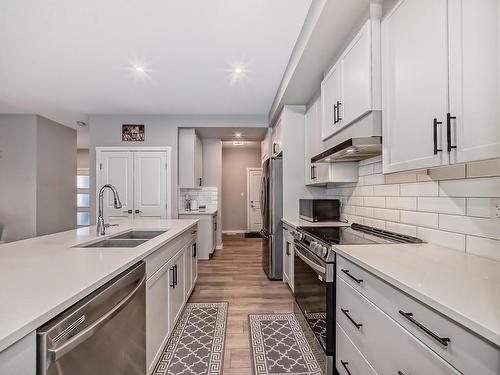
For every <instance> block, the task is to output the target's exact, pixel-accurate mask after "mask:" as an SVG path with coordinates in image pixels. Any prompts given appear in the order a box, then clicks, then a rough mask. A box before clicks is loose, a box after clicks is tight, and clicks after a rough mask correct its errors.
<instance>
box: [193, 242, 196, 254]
mask: <svg viewBox="0 0 500 375" xmlns="http://www.w3.org/2000/svg"><path fill="white" fill-rule="evenodd" d="M193 258H196V243H194V244H193Z"/></svg>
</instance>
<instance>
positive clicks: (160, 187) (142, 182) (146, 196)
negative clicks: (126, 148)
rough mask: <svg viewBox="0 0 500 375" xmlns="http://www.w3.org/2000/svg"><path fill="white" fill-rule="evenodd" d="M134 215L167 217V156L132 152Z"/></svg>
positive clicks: (137, 216) (156, 217) (156, 153)
mask: <svg viewBox="0 0 500 375" xmlns="http://www.w3.org/2000/svg"><path fill="white" fill-rule="evenodd" d="M134 195H135V200H134V215H135V217H136V218H152V219H166V217H167V154H166V153H165V152H154V151H151V152H149V151H147V152H134Z"/></svg>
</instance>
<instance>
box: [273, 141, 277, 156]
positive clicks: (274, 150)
mask: <svg viewBox="0 0 500 375" xmlns="http://www.w3.org/2000/svg"><path fill="white" fill-rule="evenodd" d="M276 146H277V143H276V142H274V143H273V154H275V153H276Z"/></svg>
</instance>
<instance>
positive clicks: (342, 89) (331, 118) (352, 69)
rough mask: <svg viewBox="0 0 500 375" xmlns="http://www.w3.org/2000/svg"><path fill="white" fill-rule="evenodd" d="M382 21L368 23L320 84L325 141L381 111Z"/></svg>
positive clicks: (376, 20) (374, 20)
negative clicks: (367, 116)
mask: <svg viewBox="0 0 500 375" xmlns="http://www.w3.org/2000/svg"><path fill="white" fill-rule="evenodd" d="M380 90H381V88H380V21H379V20H378V19H371V20H368V21H367V22H366V23H365V24H364V26H363V27H362V28H361V30H360V31H359V33H358V34H357V35H356V36H355V37H354V39H353V40H352V41H351V43H350V44H349V45H348V47H347V48H346V49H345V51H344V52H343V53H342V55H341V57H340V58H339V60H338V61H337V62H336V63H335V65H334V66H333V68H332V69H331V70H330V71H329V72H328V74H327V75H326V76H325V78H324V80H323V82H322V83H321V98H322V104H321V106H322V118H323V119H322V132H321V134H322V139H323V140H325V139H327V138H329V137H330V136H331V135H333V134H335V133H337V132H338V131H340V130H341V129H343V128H344V127H345V126H347V125H349V124H352V123H353V122H354V121H356V120H357V119H359V118H360V117H363V116H364V115H366V114H367V113H369V112H371V111H374V110H380V108H381V103H380V100H381V99H380V96H381V92H380Z"/></svg>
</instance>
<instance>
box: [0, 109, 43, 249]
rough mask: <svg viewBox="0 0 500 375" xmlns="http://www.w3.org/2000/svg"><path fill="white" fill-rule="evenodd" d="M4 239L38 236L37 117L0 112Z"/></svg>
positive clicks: (0, 210) (0, 212)
mask: <svg viewBox="0 0 500 375" xmlns="http://www.w3.org/2000/svg"><path fill="white" fill-rule="evenodd" d="M0 225H3V226H4V233H3V236H2V240H4V241H9V242H10V241H17V240H21V239H24V238H29V237H33V236H35V235H36V116H35V115H0Z"/></svg>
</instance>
